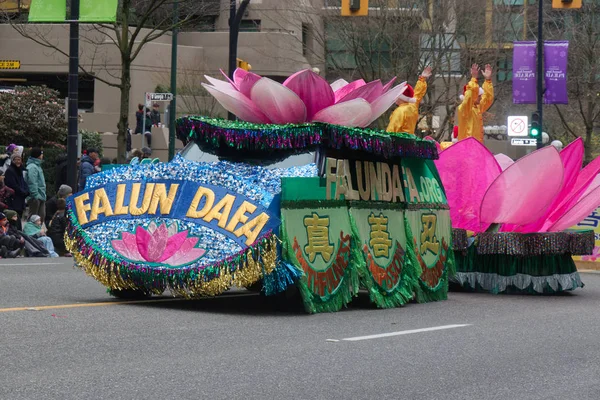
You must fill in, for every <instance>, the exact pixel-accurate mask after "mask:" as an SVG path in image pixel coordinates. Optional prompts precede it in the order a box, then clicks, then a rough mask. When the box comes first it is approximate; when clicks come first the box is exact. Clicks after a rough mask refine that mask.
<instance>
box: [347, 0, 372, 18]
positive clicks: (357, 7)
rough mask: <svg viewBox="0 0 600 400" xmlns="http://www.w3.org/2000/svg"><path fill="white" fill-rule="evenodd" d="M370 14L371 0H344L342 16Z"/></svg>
mask: <svg viewBox="0 0 600 400" xmlns="http://www.w3.org/2000/svg"><path fill="white" fill-rule="evenodd" d="M367 15H369V0H342V17H365V16H367Z"/></svg>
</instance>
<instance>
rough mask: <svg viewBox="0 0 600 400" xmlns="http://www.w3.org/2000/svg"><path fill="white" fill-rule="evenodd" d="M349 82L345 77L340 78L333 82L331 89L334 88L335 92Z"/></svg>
mask: <svg viewBox="0 0 600 400" xmlns="http://www.w3.org/2000/svg"><path fill="white" fill-rule="evenodd" d="M347 84H348V81H346V80H345V79H338V80H337V81H335V82H333V83H332V84H331V85H330V86H331V90H333V91H334V92H335V91H337V90H339V89H341V88H343V87H344V86H346V85H347Z"/></svg>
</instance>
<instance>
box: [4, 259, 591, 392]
mask: <svg viewBox="0 0 600 400" xmlns="http://www.w3.org/2000/svg"><path fill="white" fill-rule="evenodd" d="M39 260H40V259H37V260H34V259H19V260H16V261H15V260H1V263H0V326H1V327H2V335H1V339H0V340H1V342H0V371H1V372H0V399H6V400H12V399H78V400H79V399H150V398H152V399H172V398H173V399H175V398H177V399H283V398H289V399H375V398H377V399H461V400H462V399H477V400H484V399H503V400H504V399H565V398H570V399H594V400H597V399H599V398H600V333H599V332H600V319H599V318H598V316H599V314H600V275H599V274H591V273H590V274H584V275H583V276H582V278H583V280H584V282H585V283H586V287H585V288H584V289H580V290H577V291H575V292H573V293H572V294H567V295H560V296H547V297H541V296H494V295H486V294H467V293H451V294H450V299H449V300H448V301H444V302H439V303H430V304H420V305H418V304H410V305H408V306H406V307H404V308H400V309H392V310H377V309H374V308H372V307H371V306H370V305H369V304H368V302H367V301H364V299H359V301H358V302H357V304H356V306H354V307H353V308H350V309H348V310H345V311H343V312H339V313H334V314H319V315H312V316H310V315H306V314H304V313H303V312H302V311H301V306H300V305H299V304H298V303H296V302H290V303H287V304H284V303H282V302H279V303H274V302H269V301H266V300H264V299H263V298H261V297H258V296H256V295H248V292H245V291H240V292H230V293H229V294H228V295H227V296H228V297H223V298H217V299H207V300H198V301H162V302H145V303H135V304H122V302H121V301H118V300H115V299H111V298H110V297H109V296H108V295H107V294H106V293H105V289H104V288H102V287H101V286H100V285H99V284H98V283H96V281H94V280H93V279H91V278H89V277H87V276H86V275H85V274H84V273H83V272H81V271H78V270H74V269H73V268H72V264H71V260H69V259H61V260H59V261H55V260H54V259H53V260H49V259H43V260H41V261H39ZM36 261H39V263H40V264H43V265H34V263H35V262H36ZM98 303H100V304H98ZM47 306H61V307H47ZM28 309H29V310H28ZM455 325H464V326H455ZM439 327H442V328H439ZM424 328H436V329H437V330H429V331H417V332H414V330H419V329H424ZM407 331H408V332H407ZM411 331H412V333H411ZM397 332H401V333H403V334H401V335H398V334H394V335H393V336H387V337H381V336H379V335H380V334H384V333H397ZM371 335H375V336H371ZM370 336H371V337H370ZM353 338H354V340H343V339H353Z"/></svg>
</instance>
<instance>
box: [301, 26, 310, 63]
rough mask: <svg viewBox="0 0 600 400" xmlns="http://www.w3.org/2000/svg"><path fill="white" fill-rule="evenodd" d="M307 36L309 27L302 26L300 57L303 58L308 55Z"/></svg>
mask: <svg viewBox="0 0 600 400" xmlns="http://www.w3.org/2000/svg"><path fill="white" fill-rule="evenodd" d="M309 36H310V26H309V25H308V24H302V55H303V56H306V55H307V54H308V46H309V43H308V41H309Z"/></svg>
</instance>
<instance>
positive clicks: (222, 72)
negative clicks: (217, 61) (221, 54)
mask: <svg viewBox="0 0 600 400" xmlns="http://www.w3.org/2000/svg"><path fill="white" fill-rule="evenodd" d="M219 71H221V74H223V76H224V77H225V79H227V80H228V81H229V83H231V85H233V86H234V87H237V86H236V84H235V82H234V81H232V80H231V78H229V76H228V75H227V74H226V73H225V71H223V70H222V69H219Z"/></svg>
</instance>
